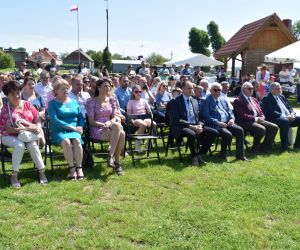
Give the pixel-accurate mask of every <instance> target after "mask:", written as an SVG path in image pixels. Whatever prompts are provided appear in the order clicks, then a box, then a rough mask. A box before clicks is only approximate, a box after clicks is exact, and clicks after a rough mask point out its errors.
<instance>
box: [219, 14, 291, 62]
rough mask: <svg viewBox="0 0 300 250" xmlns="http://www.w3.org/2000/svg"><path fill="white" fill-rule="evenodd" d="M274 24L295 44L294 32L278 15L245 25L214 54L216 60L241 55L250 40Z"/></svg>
mask: <svg viewBox="0 0 300 250" xmlns="http://www.w3.org/2000/svg"><path fill="white" fill-rule="evenodd" d="M272 23H276V24H277V25H278V27H279V28H280V29H281V31H282V32H283V33H284V34H285V35H286V37H287V38H288V39H289V40H290V41H291V42H295V41H296V38H295V37H294V36H293V34H292V32H291V31H290V30H289V29H288V28H287V27H286V26H285V25H284V24H283V22H282V21H281V19H280V18H279V17H278V16H277V14H276V13H274V14H272V15H270V16H267V17H264V18H262V19H259V20H257V21H255V22H252V23H248V24H246V25H244V26H243V27H242V28H241V29H240V30H239V31H238V32H237V33H236V34H235V35H234V36H233V37H231V38H230V39H229V40H228V41H227V42H226V43H225V44H224V45H223V46H222V47H221V48H220V49H219V50H218V51H216V52H215V53H214V57H215V58H221V57H232V56H237V55H238V54H240V53H241V52H242V51H243V50H244V49H245V47H246V46H247V43H248V42H249V41H250V39H251V38H252V37H253V36H254V35H255V34H256V33H257V32H259V31H261V30H263V29H264V28H265V27H267V26H269V25H270V24H272Z"/></svg>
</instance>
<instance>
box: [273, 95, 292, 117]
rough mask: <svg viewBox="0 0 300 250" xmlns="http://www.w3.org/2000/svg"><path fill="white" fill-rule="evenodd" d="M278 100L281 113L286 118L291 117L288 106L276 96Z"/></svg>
mask: <svg viewBox="0 0 300 250" xmlns="http://www.w3.org/2000/svg"><path fill="white" fill-rule="evenodd" d="M276 99H277V103H278V105H279V107H280V109H281V112H282V113H283V114H284V115H285V116H289V115H290V111H289V110H288V109H287V108H286V106H285V105H284V103H283V102H282V101H281V99H280V98H279V96H276Z"/></svg>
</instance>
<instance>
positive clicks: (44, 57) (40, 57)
mask: <svg viewBox="0 0 300 250" xmlns="http://www.w3.org/2000/svg"><path fill="white" fill-rule="evenodd" d="M52 59H55V60H56V64H57V65H60V64H62V61H61V60H60V58H59V56H58V55H57V54H56V53H55V52H51V51H49V49H48V48H43V49H39V51H37V52H32V55H31V56H30V57H29V58H28V59H27V60H28V61H30V62H39V63H46V64H50V61H51V60H52Z"/></svg>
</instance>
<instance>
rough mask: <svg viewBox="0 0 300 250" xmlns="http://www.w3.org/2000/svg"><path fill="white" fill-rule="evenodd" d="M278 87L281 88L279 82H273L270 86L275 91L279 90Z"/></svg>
mask: <svg viewBox="0 0 300 250" xmlns="http://www.w3.org/2000/svg"><path fill="white" fill-rule="evenodd" d="M277 87H280V83H279V82H272V83H271V84H270V88H271V89H274V88H277Z"/></svg>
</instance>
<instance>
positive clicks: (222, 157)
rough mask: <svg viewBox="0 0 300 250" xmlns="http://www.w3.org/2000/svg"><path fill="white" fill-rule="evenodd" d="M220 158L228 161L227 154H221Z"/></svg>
mask: <svg viewBox="0 0 300 250" xmlns="http://www.w3.org/2000/svg"><path fill="white" fill-rule="evenodd" d="M219 159H220V160H223V161H227V157H226V155H219Z"/></svg>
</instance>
